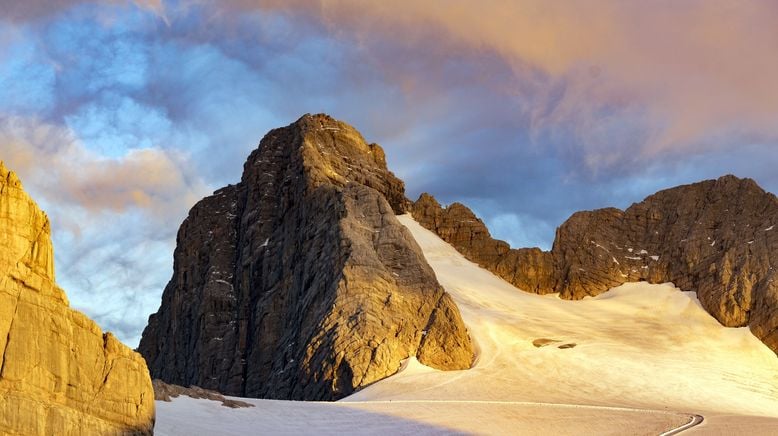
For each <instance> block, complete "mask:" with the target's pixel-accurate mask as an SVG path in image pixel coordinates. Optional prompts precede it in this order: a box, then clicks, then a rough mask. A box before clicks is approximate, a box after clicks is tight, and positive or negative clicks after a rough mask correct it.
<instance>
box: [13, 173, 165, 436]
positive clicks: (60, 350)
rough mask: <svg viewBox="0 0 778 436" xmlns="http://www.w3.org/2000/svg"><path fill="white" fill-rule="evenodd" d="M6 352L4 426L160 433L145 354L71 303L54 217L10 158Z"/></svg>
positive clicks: (29, 430) (23, 430)
mask: <svg viewBox="0 0 778 436" xmlns="http://www.w3.org/2000/svg"><path fill="white" fill-rule="evenodd" d="M0 353H2V354H0V433H3V434H24V435H50V434H74V435H75V434H151V433H152V431H153V426H154V393H153V391H152V388H151V379H150V378H149V374H148V370H147V369H146V364H145V362H144V361H143V358H142V357H141V356H140V355H139V354H137V353H135V352H133V351H132V350H130V349H129V348H127V347H126V346H125V345H123V344H122V343H121V342H119V341H118V340H116V338H114V337H113V336H112V335H111V334H110V333H103V332H102V331H101V330H100V328H99V327H98V326H97V325H96V324H95V323H94V322H93V321H92V320H90V319H89V318H87V317H86V316H85V315H83V314H82V313H80V312H77V311H75V310H72V309H70V308H69V307H68V301H67V298H66V297H65V293H64V291H63V290H62V289H60V288H59V287H57V285H56V283H55V281H54V252H53V249H52V245H51V239H50V227H49V220H48V218H47V217H46V215H45V214H44V213H43V212H41V211H40V209H38V206H37V205H36V204H35V203H34V202H33V201H32V200H31V199H30V198H29V197H28V196H27V194H26V193H25V192H24V191H23V190H22V185H21V183H20V182H19V180H18V179H17V177H16V175H15V174H14V173H13V172H9V171H8V170H6V169H5V167H4V166H3V165H2V162H0Z"/></svg>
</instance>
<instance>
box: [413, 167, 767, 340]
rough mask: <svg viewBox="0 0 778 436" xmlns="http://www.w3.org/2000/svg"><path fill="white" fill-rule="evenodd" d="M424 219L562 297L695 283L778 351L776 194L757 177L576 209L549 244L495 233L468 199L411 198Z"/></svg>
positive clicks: (483, 258) (733, 320) (736, 323)
mask: <svg viewBox="0 0 778 436" xmlns="http://www.w3.org/2000/svg"><path fill="white" fill-rule="evenodd" d="M412 211H413V215H414V217H415V218H416V220H417V221H419V223H420V224H422V225H423V226H424V227H426V228H428V229H430V230H432V231H434V232H436V233H437V234H438V235H440V236H441V238H443V239H444V240H446V241H448V242H449V243H451V244H452V245H453V246H454V247H455V248H456V249H457V250H459V251H460V252H461V253H462V254H464V255H465V256H466V257H468V258H469V259H470V260H472V261H474V262H476V263H478V264H480V265H481V266H483V267H485V268H487V269H489V270H490V271H492V272H494V273H495V274H497V275H498V276H500V277H502V278H503V279H505V280H507V281H509V282H511V283H513V284H514V285H516V286H517V287H519V288H521V289H523V290H526V291H530V292H535V293H539V294H545V293H551V292H559V293H560V297H562V298H565V299H580V298H583V297H585V296H587V295H597V294H600V293H602V292H605V291H607V290H608V289H610V288H612V287H614V286H618V285H621V284H622V283H625V282H634V281H647V282H651V283H663V282H673V283H674V284H675V285H676V286H678V287H679V288H681V289H683V290H688V291H696V292H697V296H698V298H699V299H700V301H701V303H702V305H703V307H704V308H705V309H706V310H707V311H708V312H709V313H710V314H711V315H713V316H714V317H715V318H716V319H718V320H719V321H720V322H721V323H722V324H723V325H725V326H728V327H741V326H746V325H747V326H750V328H751V330H752V331H753V332H754V334H755V335H756V336H757V337H758V338H760V339H761V340H762V341H763V342H764V343H765V344H767V345H768V346H769V347H770V348H771V349H772V350H773V351H776V352H778V275H777V274H776V270H775V268H776V267H778V199H776V197H775V196H774V195H773V194H770V193H767V192H765V191H763V190H762V189H761V188H760V187H759V186H757V185H756V183H755V182H754V181H753V180H750V179H739V178H737V177H734V176H725V177H722V178H720V179H718V180H708V181H703V182H700V183H695V184H691V185H685V186H679V187H676V188H672V189H668V190H664V191H660V192H658V193H656V194H654V195H652V196H650V197H648V198H646V199H645V200H643V201H642V202H640V203H636V204H633V205H632V206H630V207H629V208H628V209H627V210H626V211H621V210H619V209H612V208H611V209H600V210H595V211H587V212H578V213H575V214H573V216H571V217H570V218H569V219H568V220H567V221H566V222H565V223H564V224H562V226H560V227H559V228H558V229H557V232H556V238H555V240H554V245H553V248H552V250H551V251H550V252H543V251H541V250H539V249H536V248H533V249H518V250H515V249H510V248H509V247H508V245H507V244H505V243H504V242H502V241H495V240H494V239H492V238H491V236H490V235H489V232H488V230H487V229H486V227H485V226H484V225H483V223H482V222H481V221H480V220H478V219H477V218H476V217H475V215H473V213H472V212H471V211H470V210H469V209H467V208H466V207H464V206H462V205H459V204H452V205H451V206H449V207H448V208H445V209H443V208H441V207H440V205H439V204H438V203H437V202H436V201H435V200H434V198H432V197H431V196H429V195H427V194H425V195H422V196H421V197H420V198H419V200H418V201H417V202H416V203H415V204H414V205H413V206H412Z"/></svg>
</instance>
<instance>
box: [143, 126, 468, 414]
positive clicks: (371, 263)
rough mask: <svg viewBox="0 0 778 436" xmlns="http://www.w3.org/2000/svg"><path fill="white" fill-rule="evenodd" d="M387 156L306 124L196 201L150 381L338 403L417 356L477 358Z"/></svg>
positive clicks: (265, 144) (340, 130) (451, 363)
mask: <svg viewBox="0 0 778 436" xmlns="http://www.w3.org/2000/svg"><path fill="white" fill-rule="evenodd" d="M408 206H409V202H408V200H407V199H406V198H405V194H404V185H403V183H402V181H400V180H399V179H397V178H396V177H395V176H394V175H393V174H392V173H391V172H389V171H388V170H387V168H386V160H385V157H384V153H383V151H382V149H381V148H380V147H379V146H378V145H375V144H367V143H366V142H365V140H364V139H363V138H362V136H361V135H360V134H359V133H358V132H357V131H356V130H354V129H353V128H352V127H351V126H349V125H347V124H345V123H342V122H339V121H336V120H334V119H332V118H330V117H328V116H326V115H314V116H311V115H306V116H304V117H302V118H300V119H299V120H298V121H297V122H295V123H293V124H291V125H289V126H287V127H284V128H280V129H275V130H272V131H271V132H269V133H268V134H267V135H266V136H265V137H264V138H263V139H262V141H261V143H260V145H259V148H258V149H257V150H255V151H254V152H253V153H251V155H250V156H249V158H248V160H247V162H246V164H245V165H244V171H243V177H242V179H241V181H240V183H238V184H237V185H232V186H227V187H225V188H223V189H220V190H218V191H216V192H215V193H214V195H213V196H211V197H208V198H205V199H203V200H202V201H200V202H199V203H198V204H197V205H195V206H194V207H193V208H192V210H191V211H190V213H189V216H188V218H187V219H186V220H185V221H184V223H183V224H182V225H181V228H180V230H179V233H178V244H177V248H176V251H175V254H174V273H173V277H172V279H171V280H170V283H169V284H168V285H167V287H166V288H165V291H164V293H163V296H162V304H161V306H160V309H159V311H158V312H157V313H156V314H154V315H152V316H151V317H150V318H149V324H148V326H147V327H146V329H145V331H144V332H143V338H142V339H141V343H140V347H139V350H140V352H141V353H142V354H143V355H144V356H145V357H146V360H147V361H148V363H149V368H150V370H151V373H152V375H153V376H154V377H155V378H160V379H162V380H163V381H165V382H167V383H173V384H178V385H185V386H188V385H197V386H201V387H203V388H206V389H213V390H217V391H219V392H222V393H224V394H231V395H240V396H249V397H262V398H281V399H305V400H332V399H337V398H340V397H343V396H345V395H348V394H350V393H352V392H353V391H354V390H356V389H359V388H360V387H363V386H367V385H369V384H370V383H373V382H375V381H377V380H380V379H382V378H384V377H386V376H389V375H391V374H393V373H395V372H396V371H397V370H398V369H399V367H400V362H401V360H402V359H405V358H408V357H412V356H417V357H418V358H419V360H421V361H422V362H423V363H425V364H427V365H429V366H433V367H436V368H440V369H465V368H468V367H469V366H470V365H471V363H472V360H473V351H472V345H471V342H470V338H469V336H468V334H467V331H466V328H465V326H464V324H463V322H462V320H461V318H460V316H459V312H458V309H457V308H456V306H455V305H454V303H453V301H452V300H451V298H450V297H449V295H448V294H446V293H445V292H444V290H443V288H442V287H441V286H440V285H439V284H438V282H437V280H436V278H435V275H434V273H433V272H432V269H431V268H430V267H429V265H427V263H426V261H425V260H424V256H423V254H422V253H421V250H420V249H419V247H418V245H417V244H416V242H415V241H414V240H413V238H412V236H411V235H410V233H409V232H408V231H407V230H406V229H405V227H403V226H402V225H401V224H400V223H399V221H398V220H397V219H396V217H395V213H401V212H404V211H405V210H406V209H407V208H408Z"/></svg>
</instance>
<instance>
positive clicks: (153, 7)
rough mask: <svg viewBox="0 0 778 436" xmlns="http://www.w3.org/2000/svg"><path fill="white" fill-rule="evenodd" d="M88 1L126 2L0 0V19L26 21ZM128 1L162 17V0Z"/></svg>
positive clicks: (112, 0)
mask: <svg viewBox="0 0 778 436" xmlns="http://www.w3.org/2000/svg"><path fill="white" fill-rule="evenodd" d="M89 3H92V4H95V3H98V4H99V3H102V4H111V5H117V6H118V5H122V4H126V3H127V2H124V1H122V0H102V1H91V2H90V1H86V0H46V1H41V0H25V1H18V0H0V10H2V11H3V15H2V17H0V21H3V20H4V21H11V22H26V21H31V20H36V19H40V18H43V17H47V16H51V15H55V14H58V13H60V12H62V11H66V10H68V9H69V8H72V7H74V6H77V5H82V4H89ZM130 3H131V4H134V5H135V6H137V7H139V8H141V9H145V10H148V11H151V12H153V13H155V14H157V15H158V16H160V17H164V13H165V8H164V5H163V4H162V0H133V1H132V2H130Z"/></svg>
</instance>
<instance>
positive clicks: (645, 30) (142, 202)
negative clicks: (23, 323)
mask: <svg viewBox="0 0 778 436" xmlns="http://www.w3.org/2000/svg"><path fill="white" fill-rule="evenodd" d="M0 11H1V12H0V160H3V161H5V163H6V166H8V167H9V168H11V169H13V170H15V171H16V172H17V173H18V174H19V176H20V178H21V179H22V182H23V183H24V186H25V188H26V190H27V191H28V192H29V193H30V194H31V195H32V196H33V197H34V198H35V199H36V201H38V203H39V204H40V205H41V207H42V208H43V209H44V210H45V211H46V212H47V213H48V214H49V217H50V218H51V220H52V229H53V238H54V247H55V252H56V271H57V281H58V282H59V284H60V285H61V286H62V287H63V288H64V289H65V290H66V291H67V294H68V296H69V298H70V301H71V305H72V306H73V307H75V308H77V309H79V310H82V311H83V312H85V313H86V314H87V315H89V316H90V317H91V318H93V319H95V320H96V321H97V322H98V324H100V325H101V326H102V327H103V328H104V329H108V330H111V331H113V332H114V333H115V334H116V335H117V336H118V337H119V338H120V339H122V340H123V341H125V342H126V343H127V344H129V345H131V346H136V345H137V343H138V340H139V337H140V333H141V332H142V329H143V327H144V326H145V324H146V321H147V317H148V315H149V314H150V313H152V312H155V311H156V310H157V308H158V307H159V303H160V296H161V293H162V290H163V288H164V286H165V284H166V283H167V281H168V280H169V278H170V276H171V274H172V255H173V249H174V247H175V236H176V232H177V229H178V226H179V225H180V223H181V221H182V220H183V218H184V217H185V216H186V214H187V212H188V210H189V208H191V207H192V206H193V205H194V203H195V202H196V201H198V200H199V199H200V198H202V197H203V196H206V195H208V194H210V193H211V192H212V191H214V190H215V189H217V188H219V187H221V186H224V185H226V184H228V183H235V182H237V181H238V180H239V179H240V174H241V171H242V165H243V162H244V161H245V159H246V157H247V156H248V154H249V153H250V152H251V150H253V149H255V148H256V147H257V144H258V143H259V141H260V139H261V138H262V136H263V135H264V134H265V133H266V132H267V131H268V130H270V129H271V128H274V127H279V126H284V125H287V124H289V123H291V122H293V121H294V120H296V119H297V118H299V117H300V116H301V115H302V114H305V113H320V112H324V113H328V114H330V115H332V116H334V117H336V118H338V119H341V120H343V121H346V122H348V123H349V124H351V125H353V126H355V127H356V128H357V129H358V130H360V131H361V132H362V134H363V135H364V136H365V137H366V139H367V140H368V141H369V142H377V143H379V144H381V145H382V146H383V147H384V148H385V150H386V154H387V160H388V162H389V167H390V169H391V170H393V171H394V172H395V173H396V174H397V175H398V176H399V177H400V178H402V179H403V180H405V182H406V188H407V192H408V195H409V197H411V198H412V199H415V198H416V197H417V196H418V195H419V194H420V193H421V192H425V191H426V192H430V193H432V194H433V195H435V196H436V197H437V198H438V199H439V200H440V201H441V202H442V203H444V204H450V203H451V202H454V201H459V202H462V203H465V204H466V205H468V206H470V207H471V208H473V209H474V210H475V211H476V212H477V213H478V214H479V216H481V217H482V218H483V219H484V221H485V222H486V223H487V225H488V226H489V228H490V230H491V231H492V233H493V234H494V235H495V236H497V237H499V238H501V239H504V240H506V241H508V242H510V243H511V245H512V246H515V247H522V246H540V247H542V248H544V249H548V248H550V246H551V243H552V242H553V237H554V231H555V229H556V227H557V226H558V225H560V224H561V223H562V222H563V221H564V220H565V219H566V218H567V217H568V216H569V215H570V214H571V213H573V212H575V211H577V210H583V209H595V208H600V207H608V206H616V207H620V208H625V207H628V206H629V205H630V204H631V203H633V202H637V201H640V200H642V199H643V198H644V197H645V196H647V195H650V194H652V193H654V192H655V191H657V190H659V189H664V188H668V187H672V186H676V185H679V184H684V183H691V182H695V181H699V180H703V179H710V178H716V177H719V176H721V175H724V174H735V175H737V176H740V177H750V178H753V179H755V180H756V181H757V182H758V183H759V184H760V185H761V186H762V187H763V188H765V189H766V190H769V191H771V192H778V171H776V168H778V56H776V53H778V26H775V23H776V22H778V4H777V3H775V2H772V1H769V0H764V1H746V0H737V1H736V0H728V1H723V0H688V1H684V2H677V1H670V0H667V1H665V0H656V1H652V2H625V1H617V0H614V1H610V0H581V1H577V0H569V1H565V2H548V1H541V0H510V1H508V0H505V1H499V0H479V1H475V0H445V1H444V0H429V1H425V2H420V1H418V0H416V1H414V0H396V1H394V2H364V1H360V0H307V1H303V0H286V1H281V0H268V1H264V0H221V1H206V0H177V1H168V0H136V1H135V2H122V1H118V0H113V1H99V2H87V1H77V0H52V1H40V0H27V1H24V2H19V1H16V0H0Z"/></svg>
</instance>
